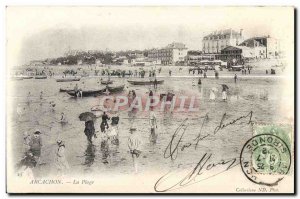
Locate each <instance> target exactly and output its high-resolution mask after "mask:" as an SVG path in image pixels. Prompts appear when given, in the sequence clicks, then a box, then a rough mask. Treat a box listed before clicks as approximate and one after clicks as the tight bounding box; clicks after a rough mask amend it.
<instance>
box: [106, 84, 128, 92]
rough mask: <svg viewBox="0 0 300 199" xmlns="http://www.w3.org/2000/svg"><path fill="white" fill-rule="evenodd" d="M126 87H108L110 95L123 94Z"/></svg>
mask: <svg viewBox="0 0 300 199" xmlns="http://www.w3.org/2000/svg"><path fill="white" fill-rule="evenodd" d="M124 87H125V85H124V84H123V85H120V86H107V89H108V91H109V92H110V93H117V92H121V91H123V90H124Z"/></svg>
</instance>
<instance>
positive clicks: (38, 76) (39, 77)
mask: <svg viewBox="0 0 300 199" xmlns="http://www.w3.org/2000/svg"><path fill="white" fill-rule="evenodd" d="M34 79H47V76H46V75H37V76H35V77H34Z"/></svg>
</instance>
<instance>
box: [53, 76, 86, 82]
mask: <svg viewBox="0 0 300 199" xmlns="http://www.w3.org/2000/svg"><path fill="white" fill-rule="evenodd" d="M80 79H81V77H66V78H59V79H56V82H73V81H80Z"/></svg>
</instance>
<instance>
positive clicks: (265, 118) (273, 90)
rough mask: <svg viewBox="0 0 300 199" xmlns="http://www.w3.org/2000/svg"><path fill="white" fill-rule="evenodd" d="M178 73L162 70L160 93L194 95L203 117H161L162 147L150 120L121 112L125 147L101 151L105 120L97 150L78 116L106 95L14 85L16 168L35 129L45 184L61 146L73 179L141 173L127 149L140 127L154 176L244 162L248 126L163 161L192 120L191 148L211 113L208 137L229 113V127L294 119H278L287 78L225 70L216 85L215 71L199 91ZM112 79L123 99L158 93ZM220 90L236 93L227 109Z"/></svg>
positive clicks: (49, 84) (11, 117)
mask: <svg viewBox="0 0 300 199" xmlns="http://www.w3.org/2000/svg"><path fill="white" fill-rule="evenodd" d="M137 68H139V67H137ZM157 68H159V67H157ZM179 68H180V67H179V66H176V67H174V66H173V67H170V66H168V67H165V68H164V66H162V73H161V74H160V75H161V76H163V77H160V78H162V79H164V80H165V82H164V84H163V85H159V86H158V89H157V91H155V94H159V93H163V92H165V91H168V90H172V91H173V92H174V93H175V95H182V94H185V93H188V94H189V95H195V96H197V100H198V102H199V104H200V110H199V111H198V112H181V113H176V112H174V113H173V114H171V113H170V112H164V111H160V110H155V113H156V115H157V119H158V121H157V122H158V129H157V132H158V139H157V143H156V144H151V143H150V141H149V135H150V125H149V120H148V118H147V117H148V113H145V112H138V113H137V114H136V116H135V117H136V118H135V119H130V117H129V116H128V111H121V112H120V123H119V127H118V128H119V135H120V144H119V146H116V145H113V144H108V145H102V146H101V136H100V122H101V119H100V118H98V119H97V120H96V123H95V128H96V131H99V132H98V133H97V134H98V138H95V139H94V141H93V144H92V145H91V144H88V142H87V139H86V136H85V135H84V133H83V131H84V122H82V121H79V119H78V116H79V114H80V113H82V112H86V111H90V110H91V108H92V107H93V106H95V105H98V104H99V101H100V99H101V98H102V96H100V97H86V98H82V99H74V98H72V97H70V96H69V95H68V94H67V93H63V92H59V88H61V87H67V86H70V83H69V82H68V83H64V82H56V81H55V79H54V78H51V79H45V80H36V79H28V80H22V81H12V82H10V88H14V89H13V90H10V91H9V92H8V97H7V102H8V104H12V105H13V106H12V109H8V117H7V123H8V126H9V128H10V129H11V131H12V132H9V133H12V134H13V139H11V141H12V145H13V146H14V148H15V150H14V155H15V158H14V162H15V163H17V161H18V160H20V159H21V157H22V156H23V145H22V143H23V132H24V131H28V132H29V133H33V132H34V130H35V129H39V130H40V131H41V132H42V135H41V136H42V139H43V142H44V145H43V148H42V155H41V162H42V163H43V164H42V165H41V166H39V168H35V169H34V173H35V175H36V176H38V177H44V176H47V175H50V174H51V171H52V169H53V159H54V153H55V149H56V141H57V139H62V140H64V142H65V144H66V158H67V160H68V162H69V164H70V166H71V173H73V174H78V173H79V174H90V175H94V174H100V173H101V174H103V173H105V174H109V175H119V174H131V173H134V167H133V161H132V157H131V155H130V153H129V150H128V146H127V139H128V137H129V135H130V134H129V128H130V127H132V125H133V126H134V127H136V128H137V133H138V134H139V136H140V137H141V140H142V142H143V144H142V154H141V156H140V157H139V158H138V164H139V172H151V171H152V170H156V169H160V170H161V171H164V170H166V171H167V170H169V169H170V168H173V167H174V168H176V167H178V165H179V164H178V163H183V165H186V164H190V163H194V162H195V160H197V159H199V154H203V153H204V152H211V153H213V154H214V158H216V159H220V158H231V157H238V156H239V153H240V150H241V148H242V146H243V144H244V143H245V142H246V141H247V140H248V139H249V138H250V137H251V135H252V130H251V126H250V125H247V124H245V123H242V124H239V123H237V124H234V125H230V126H228V127H226V128H225V129H222V130H220V131H219V132H218V133H217V134H216V135H213V136H209V137H207V138H206V139H203V140H202V141H200V142H199V145H198V148H197V150H192V149H190V148H189V149H186V150H183V151H180V152H179V154H178V157H177V160H176V162H174V161H170V160H169V159H166V158H164V156H163V153H164V151H165V149H166V147H167V146H168V144H169V142H170V139H171V137H172V135H173V134H174V132H175V131H176V129H177V128H178V126H179V125H180V124H181V123H182V121H183V120H184V119H185V118H189V119H188V121H187V123H186V125H187V126H188V127H187V130H186V132H185V136H184V138H183V140H182V142H183V143H186V142H189V141H192V140H193V139H194V138H195V137H197V135H198V134H199V132H200V129H201V124H202V122H203V118H204V116H205V115H206V114H208V118H209V120H208V122H207V123H206V124H205V127H204V128H203V129H202V132H201V134H202V135H205V134H211V132H213V131H214V129H215V128H216V126H218V124H219V123H220V120H221V118H222V115H223V114H224V113H226V121H231V120H234V119H236V118H238V117H240V116H244V115H247V114H248V113H249V112H250V111H253V118H252V120H253V121H254V122H261V123H272V122H277V121H281V122H283V121H286V120H288V119H289V118H285V117H284V116H282V115H280V114H279V110H280V104H282V101H283V100H284V99H282V98H281V93H280V89H278V88H279V87H280V85H281V84H282V79H281V78H280V77H279V76H280V73H279V74H277V75H276V76H271V75H269V76H268V77H261V78H255V77H251V76H250V75H245V76H243V77H242V78H240V77H241V76H242V75H241V72H228V71H227V70H226V71H221V72H220V73H219V74H220V78H219V79H214V78H213V76H214V73H213V71H209V72H208V76H209V77H212V78H207V79H203V78H202V85H201V86H198V85H197V81H198V76H197V74H195V76H194V77H184V76H192V75H191V74H190V75H189V74H188V70H187V68H186V67H181V68H183V70H181V71H180V70H179ZM169 69H172V70H173V74H172V77H168V70H169ZM91 71H92V70H91ZM91 73H92V72H91ZM235 73H238V76H239V79H238V82H237V83H236V84H235V83H234V80H233V75H234V74H235ZM146 75H147V74H146ZM251 75H253V76H255V75H256V76H265V74H264V72H263V70H252V71H251ZM174 76H176V77H174ZM178 76H181V77H178ZM223 76H224V77H223ZM112 79H113V80H114V81H115V84H125V85H126V89H125V90H124V92H123V93H120V94H121V95H122V94H123V95H127V93H128V90H132V89H134V90H135V91H136V93H137V95H138V96H139V95H145V93H146V92H148V91H149V89H153V88H152V87H151V86H132V85H130V84H128V83H127V79H128V78H112ZM98 81H99V77H84V78H82V79H81V80H80V81H79V82H78V84H79V85H83V84H82V82H84V85H85V87H86V88H89V87H97V86H98V83H97V82H98ZM193 82H194V83H196V85H195V86H193ZM76 83H77V82H76ZM221 84H226V85H228V87H229V91H228V98H229V99H228V101H227V102H223V101H222V99H221V98H222V96H221V90H222V87H221ZM71 85H72V86H74V85H75V82H72V84H71ZM72 86H71V87H72ZM213 87H216V88H217V89H218V92H217V99H216V101H210V100H209V91H210V89H211V88H213ZM29 91H30V92H31V95H32V96H33V97H32V98H31V99H32V101H33V102H32V103H31V104H30V106H28V105H27V104H26V101H27V93H28V92H29ZM40 91H43V93H44V98H43V100H40V99H39V94H40ZM266 93H267V95H266ZM266 96H267V98H266ZM50 101H53V102H55V104H56V106H55V107H54V111H52V110H51V107H50V104H49V103H50ZM18 108H19V109H20V108H21V110H22V111H21V114H17V109H18ZM61 112H64V113H65V115H66V118H67V120H68V123H67V124H64V125H62V124H61V123H59V122H58V121H59V119H60V114H61ZM244 121H246V120H244Z"/></svg>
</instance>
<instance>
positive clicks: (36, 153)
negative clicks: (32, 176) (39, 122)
mask: <svg viewBox="0 0 300 199" xmlns="http://www.w3.org/2000/svg"><path fill="white" fill-rule="evenodd" d="M40 134H41V132H40V131H39V130H36V131H35V132H34V134H33V137H32V138H31V140H30V143H29V146H30V149H29V151H30V152H31V153H32V155H33V157H34V159H35V161H36V162H37V163H39V161H40V157H41V152H42V146H43V144H42V138H41V137H40Z"/></svg>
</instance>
